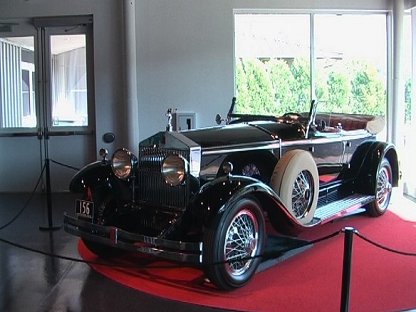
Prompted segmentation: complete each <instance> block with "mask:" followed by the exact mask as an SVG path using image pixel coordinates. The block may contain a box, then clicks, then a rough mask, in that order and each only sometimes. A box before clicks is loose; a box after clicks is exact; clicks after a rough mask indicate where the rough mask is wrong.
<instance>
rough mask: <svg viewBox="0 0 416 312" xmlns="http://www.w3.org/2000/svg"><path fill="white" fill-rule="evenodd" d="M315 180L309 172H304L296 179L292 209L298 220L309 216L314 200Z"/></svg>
mask: <svg viewBox="0 0 416 312" xmlns="http://www.w3.org/2000/svg"><path fill="white" fill-rule="evenodd" d="M313 187H314V185H313V178H312V175H311V173H310V172H309V171H306V170H304V171H302V172H301V173H299V175H298V176H297V177H296V179H295V182H294V184H293V191H292V209H293V213H294V214H295V216H296V218H298V219H300V218H303V217H304V216H305V215H307V214H308V212H309V210H310V208H311V204H312V200H313V191H314V188H313Z"/></svg>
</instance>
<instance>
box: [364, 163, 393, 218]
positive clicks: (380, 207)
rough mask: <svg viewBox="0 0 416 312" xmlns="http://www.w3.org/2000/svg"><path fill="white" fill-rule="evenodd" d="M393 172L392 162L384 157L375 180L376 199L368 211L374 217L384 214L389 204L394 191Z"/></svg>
mask: <svg viewBox="0 0 416 312" xmlns="http://www.w3.org/2000/svg"><path fill="white" fill-rule="evenodd" d="M392 181H393V174H392V170H391V166H390V162H389V161H388V160H387V159H385V158H384V159H383V160H382V161H381V163H380V165H379V167H378V171H377V175H376V180H375V183H374V184H375V194H376V199H375V200H374V201H373V202H372V203H370V204H369V205H368V207H367V212H368V214H369V215H370V216H372V217H378V216H381V215H383V214H384V213H385V212H386V210H387V208H388V206H389V204H390V198H391V192H392V183H393V182H392Z"/></svg>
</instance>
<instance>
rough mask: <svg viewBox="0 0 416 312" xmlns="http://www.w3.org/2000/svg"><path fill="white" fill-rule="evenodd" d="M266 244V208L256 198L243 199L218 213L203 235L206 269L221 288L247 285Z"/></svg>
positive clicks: (210, 277)
mask: <svg viewBox="0 0 416 312" xmlns="http://www.w3.org/2000/svg"><path fill="white" fill-rule="evenodd" d="M264 244H265V221H264V216H263V211H262V209H261V208H260V206H259V204H258V203H257V201H256V200H255V199H254V198H251V197H246V198H241V199H239V200H238V201H236V202H235V203H233V204H232V206H231V207H229V208H228V209H227V210H226V211H225V212H224V213H223V214H221V215H218V216H217V217H216V218H215V219H214V220H213V222H212V223H211V225H210V226H209V228H208V229H207V231H206V232H205V234H204V250H203V252H204V264H205V272H206V275H207V276H208V278H209V279H210V280H211V282H212V283H213V284H214V285H216V286H217V287H218V288H220V289H224V290H229V289H234V288H238V287H241V286H243V285H244V284H246V283H247V282H248V281H249V280H250V279H251V277H252V276H253V274H254V273H255V272H256V269H257V267H258V265H259V263H260V261H261V258H260V257H258V256H259V255H261V254H262V252H263V248H264Z"/></svg>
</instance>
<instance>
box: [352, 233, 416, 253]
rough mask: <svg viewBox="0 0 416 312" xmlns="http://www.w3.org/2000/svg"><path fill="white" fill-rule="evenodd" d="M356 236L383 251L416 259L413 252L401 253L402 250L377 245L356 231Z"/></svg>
mask: <svg viewBox="0 0 416 312" xmlns="http://www.w3.org/2000/svg"><path fill="white" fill-rule="evenodd" d="M355 234H356V235H357V236H358V237H359V238H361V239H362V240H364V241H366V242H367V243H369V244H371V245H374V246H376V247H378V248H380V249H383V250H386V251H389V252H392V253H396V254H399V255H402V256H411V257H415V256H416V253H413V252H406V251H400V250H397V249H393V248H390V247H386V246H383V245H381V244H380V243H377V242H374V241H372V240H370V239H369V238H367V237H365V236H364V235H362V234H361V233H360V232H358V231H356V232H355Z"/></svg>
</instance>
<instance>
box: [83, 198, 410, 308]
mask: <svg viewBox="0 0 416 312" xmlns="http://www.w3.org/2000/svg"><path fill="white" fill-rule="evenodd" d="M399 206H400V207H399ZM410 207H412V208H410ZM414 209H415V208H414V205H413V206H412V205H410V204H409V203H408V202H405V204H404V205H403V206H402V204H401V202H400V203H399V202H397V203H396V205H394V207H393V208H392V209H391V210H390V211H388V212H387V213H386V215H384V216H382V217H380V218H369V217H367V216H364V215H362V216H360V215H357V216H352V217H349V218H345V219H342V220H339V221H337V222H334V223H331V224H327V225H324V226H322V227H321V228H318V229H314V230H313V231H312V232H310V233H304V234H303V235H302V237H301V238H304V239H315V238H320V237H323V236H326V235H328V234H331V233H333V232H335V231H337V230H340V229H343V228H344V227H346V226H352V227H354V228H355V229H357V230H358V231H359V232H360V233H361V234H362V235H363V236H365V237H367V238H369V239H371V240H373V241H376V242H378V243H380V244H382V245H385V246H388V247H390V248H393V249H397V250H400V251H406V252H413V253H416V211H414ZM343 244H344V234H340V235H338V236H336V237H335V238H331V239H329V240H326V241H323V242H320V243H317V244H315V245H314V246H313V247H312V248H310V249H308V250H306V251H304V252H303V253H301V254H298V255H296V256H294V257H292V258H290V259H288V260H286V261H284V262H282V263H280V264H278V265H276V266H273V267H272V268H270V269H267V270H265V271H263V272H260V273H257V274H256V276H255V277H254V279H253V280H252V281H251V282H250V283H249V284H248V285H247V286H245V287H243V288H241V289H238V290H235V291H232V292H221V291H218V290H216V289H215V288H213V287H212V286H210V285H209V284H207V283H204V276H203V274H202V272H201V271H199V270H198V269H195V268H189V267H182V268H178V267H176V265H177V264H175V263H171V262H167V261H155V260H154V259H152V258H149V257H140V256H135V255H134V256H132V255H126V256H123V257H120V258H118V259H117V264H120V265H127V266H128V265H137V266H140V267H141V269H137V268H114V267H108V266H100V265H93V266H92V267H93V268H94V269H95V270H96V271H98V272H100V273H101V274H103V275H105V276H107V277H108V278H110V279H112V280H114V281H116V282H119V283H121V284H123V285H125V286H128V287H131V288H134V289H136V290H138V291H141V292H146V293H149V294H152V295H155V296H159V297H163V298H166V299H171V300H176V301H182V302H187V303H192V304H197V305H204V306H210V307H216V308H222V309H232V310H244V311H339V309H340V301H341V280H342V259H343ZM79 252H80V254H81V256H82V257H83V258H84V259H85V260H97V258H96V256H95V255H94V254H92V253H91V252H90V251H89V250H88V249H87V248H86V247H85V246H84V244H82V242H80V244H79ZM168 265H171V266H173V268H150V266H168ZM411 308H416V257H412V256H402V255H398V254H394V253H391V252H388V251H385V250H382V249H379V248H377V247H374V246H373V245H370V244H369V243H367V242H365V241H363V240H362V239H361V238H359V237H358V236H356V235H355V236H354V242H353V267H352V282H351V295H350V311H399V310H407V309H411Z"/></svg>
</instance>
